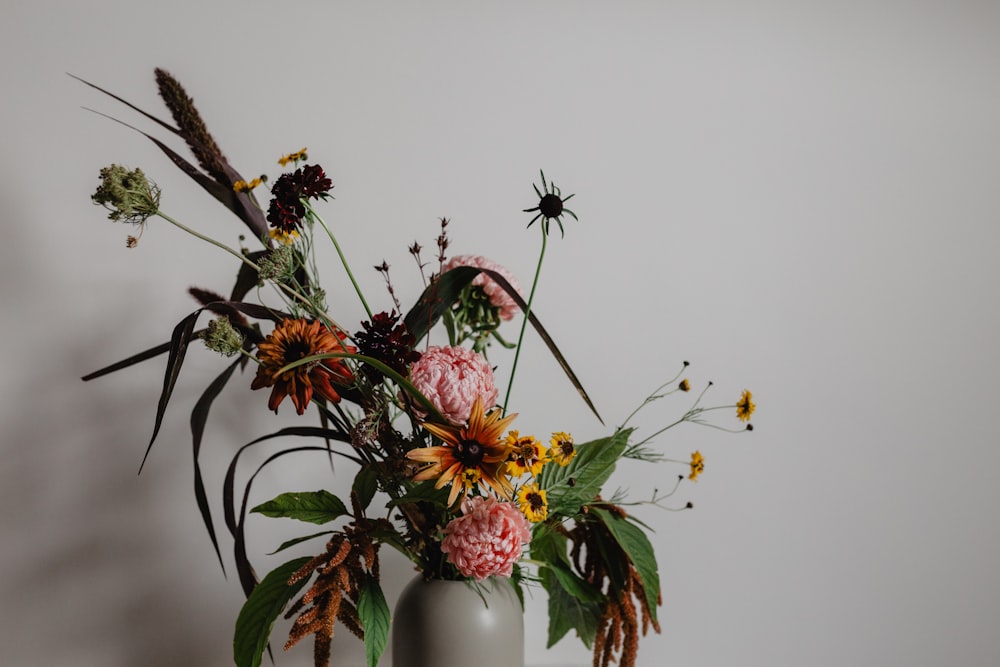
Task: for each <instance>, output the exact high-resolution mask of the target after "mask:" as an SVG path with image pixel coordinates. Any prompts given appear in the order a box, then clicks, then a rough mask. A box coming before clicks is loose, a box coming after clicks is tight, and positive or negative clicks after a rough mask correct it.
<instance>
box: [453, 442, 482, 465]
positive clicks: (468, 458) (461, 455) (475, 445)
mask: <svg viewBox="0 0 1000 667" xmlns="http://www.w3.org/2000/svg"><path fill="white" fill-rule="evenodd" d="M485 455H486V449H485V448H484V447H483V443H481V442H479V441H478V440H468V439H462V440H459V442H458V444H457V445H456V446H455V458H456V459H458V460H459V462H460V463H461V464H462V467H463V468H475V467H478V466H479V464H481V463H482V462H483V457H484V456H485Z"/></svg>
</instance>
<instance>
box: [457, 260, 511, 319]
mask: <svg viewBox="0 0 1000 667" xmlns="http://www.w3.org/2000/svg"><path fill="white" fill-rule="evenodd" d="M456 266H474V267H476V268H477V269H489V270H491V271H496V272H497V273H499V274H500V275H501V276H503V277H504V278H506V279H507V282H509V283H510V286H511V287H513V288H514V289H515V290H517V293H518V294H522V295H523V293H522V292H521V284H520V283H518V282H517V278H515V277H514V275H513V274H512V273H511V272H510V271H508V270H507V269H505V268H504V267H502V266H500V265H499V264H497V263H496V262H494V261H493V260H491V259H487V258H485V257H482V256H480V255H458V256H457V257H452V258H451V259H449V260H448V261H447V262H445V265H444V266H443V267H442V271H450V270H451V269H454V268H455V267H456ZM472 284H473V285H478V286H479V287H482V288H483V292H485V293H486V296H488V297H489V299H490V303H492V304H493V305H494V306H496V307H497V308H499V309H500V319H502V320H510V319H513V317H514V316H515V315H517V314H518V313H519V312H520V311H521V309H520V308H519V307H518V305H517V303H515V302H514V299H512V298H510V294H508V293H507V290H505V289H504V288H502V287H500V285H498V284H497V283H496V281H494V280H493V279H492V278H490V277H488V276H486V275H485V274H482V273H480V274H479V275H478V276H476V277H475V278H474V279H473V280H472Z"/></svg>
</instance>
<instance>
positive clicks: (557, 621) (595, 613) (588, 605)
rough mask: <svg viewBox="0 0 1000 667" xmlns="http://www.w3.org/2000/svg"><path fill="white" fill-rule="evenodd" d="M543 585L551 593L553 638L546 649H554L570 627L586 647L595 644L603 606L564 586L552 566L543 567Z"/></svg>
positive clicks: (550, 619)
mask: <svg viewBox="0 0 1000 667" xmlns="http://www.w3.org/2000/svg"><path fill="white" fill-rule="evenodd" d="M543 572H544V575H543V577H542V586H543V587H544V588H545V590H546V592H547V593H548V595H549V637H548V644H547V645H546V648H552V647H553V646H555V644H556V642H558V641H559V640H560V639H562V638H563V637H564V636H565V635H566V633H567V632H569V631H570V630H576V634H577V636H578V637H579V638H580V641H582V642H583V644H584V646H586V647H587V648H591V647H592V646H593V645H594V636H595V635H596V634H597V620H598V619H599V618H600V616H601V607H600V605H599V604H598V603H597V602H592V601H584V600H581V599H579V598H577V597H574V596H573V595H571V594H570V593H568V592H567V591H566V589H565V588H563V586H562V584H561V583H560V582H559V580H558V578H557V577H558V575H556V574H555V573H554V572H553V569H552V568H549V567H546V568H543Z"/></svg>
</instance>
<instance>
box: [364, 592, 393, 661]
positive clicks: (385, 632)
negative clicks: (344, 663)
mask: <svg viewBox="0 0 1000 667" xmlns="http://www.w3.org/2000/svg"><path fill="white" fill-rule="evenodd" d="M389 617H390V614H389V605H388V604H387V603H386V601H385V595H383V593H382V587H381V586H379V583H378V579H376V578H375V577H372V576H367V577H365V579H364V581H362V582H361V593H360V595H359V597H358V618H359V619H360V621H361V627H362V628H363V629H364V631H365V660H366V662H367V664H368V667H377V665H378V660H379V658H381V657H382V652H383V651H385V645H386V643H387V642H388V640H389Z"/></svg>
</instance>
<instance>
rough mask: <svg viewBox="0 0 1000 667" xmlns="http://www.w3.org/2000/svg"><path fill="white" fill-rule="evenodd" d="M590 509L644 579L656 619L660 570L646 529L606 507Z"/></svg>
mask: <svg viewBox="0 0 1000 667" xmlns="http://www.w3.org/2000/svg"><path fill="white" fill-rule="evenodd" d="M590 511H591V513H592V514H593V515H595V516H597V517H598V518H599V519H600V520H601V522H602V523H603V524H604V525H605V526H607V528H608V531H609V532H610V533H611V535H612V537H614V538H615V541H616V542H618V546H620V547H621V549H622V551H624V552H625V554H626V555H627V556H628V558H629V560H631V561H632V564H633V565H634V566H635V569H636V572H638V573H639V578H640V579H641V580H642V587H643V589H645V591H646V606H647V607H648V608H649V612H650V615H651V616H652V617H653V620H654V621H655V620H656V605H657V604H658V602H659V599H660V572H659V568H658V567H657V565H656V552H655V551H654V550H653V545H652V543H651V542H650V541H649V538H648V537H647V536H646V533H645V531H643V530H642V528H640V527H639V526H637V525H635V524H634V523H632V522H631V521H629V520H628V519H623V518H621V517H620V516H618V515H617V514H614V513H612V512H609V511H607V510H605V509H601V508H599V507H591V508H590Z"/></svg>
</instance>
